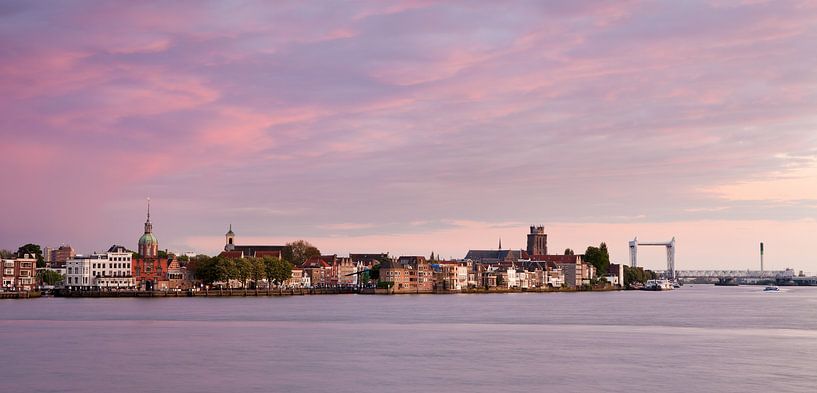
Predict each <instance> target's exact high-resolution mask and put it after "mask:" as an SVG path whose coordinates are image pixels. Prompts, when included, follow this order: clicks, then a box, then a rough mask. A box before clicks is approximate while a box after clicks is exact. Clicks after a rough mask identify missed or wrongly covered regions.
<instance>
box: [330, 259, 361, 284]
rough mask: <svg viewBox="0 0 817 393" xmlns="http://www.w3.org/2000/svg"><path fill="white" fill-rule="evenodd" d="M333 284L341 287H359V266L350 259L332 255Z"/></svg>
mask: <svg viewBox="0 0 817 393" xmlns="http://www.w3.org/2000/svg"><path fill="white" fill-rule="evenodd" d="M331 265H332V283H333V284H335V285H339V286H353V285H357V281H358V275H357V274H355V273H357V271H358V270H357V264H355V263H354V262H352V258H350V257H339V256H337V255H332V262H331Z"/></svg>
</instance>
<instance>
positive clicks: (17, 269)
mask: <svg viewBox="0 0 817 393" xmlns="http://www.w3.org/2000/svg"><path fill="white" fill-rule="evenodd" d="M2 263H3V270H2V276H0V277H2V284H3V291H15V292H16V291H33V290H35V289H37V256H36V255H30V254H25V255H23V257H22V258H17V259H3V260H2Z"/></svg>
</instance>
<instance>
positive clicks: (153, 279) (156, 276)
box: [132, 258, 172, 291]
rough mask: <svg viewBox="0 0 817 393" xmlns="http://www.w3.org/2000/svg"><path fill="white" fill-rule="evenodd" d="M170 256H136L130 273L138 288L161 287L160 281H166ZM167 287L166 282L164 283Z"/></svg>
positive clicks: (150, 288) (148, 289)
mask: <svg viewBox="0 0 817 393" xmlns="http://www.w3.org/2000/svg"><path fill="white" fill-rule="evenodd" d="M171 261H172V259H171V258H137V259H134V260H133V264H132V267H133V268H132V274H133V278H134V280H136V286H137V287H138V288H139V289H143V290H147V291H152V290H154V289H162V288H161V287H162V285H160V283H161V282H164V281H167V271H168V264H169V263H170V262H171ZM164 288H165V289H166V288H167V284H166V283H165V284H164Z"/></svg>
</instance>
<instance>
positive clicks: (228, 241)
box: [224, 224, 235, 251]
mask: <svg viewBox="0 0 817 393" xmlns="http://www.w3.org/2000/svg"><path fill="white" fill-rule="evenodd" d="M224 237H225V242H224V251H232V250H235V233H234V232H233V224H230V230H228V231H227V233H226V234H225V235H224Z"/></svg>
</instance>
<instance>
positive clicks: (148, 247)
mask: <svg viewBox="0 0 817 393" xmlns="http://www.w3.org/2000/svg"><path fill="white" fill-rule="evenodd" d="M147 201H148V211H147V220H146V221H145V234H144V235H142V237H140V238H139V255H141V256H142V257H143V258H156V257H157V256H158V254H159V242H158V241H157V240H156V236H153V224H152V223H151V222H150V198H148V199H147Z"/></svg>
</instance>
